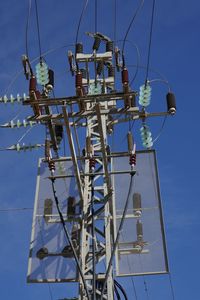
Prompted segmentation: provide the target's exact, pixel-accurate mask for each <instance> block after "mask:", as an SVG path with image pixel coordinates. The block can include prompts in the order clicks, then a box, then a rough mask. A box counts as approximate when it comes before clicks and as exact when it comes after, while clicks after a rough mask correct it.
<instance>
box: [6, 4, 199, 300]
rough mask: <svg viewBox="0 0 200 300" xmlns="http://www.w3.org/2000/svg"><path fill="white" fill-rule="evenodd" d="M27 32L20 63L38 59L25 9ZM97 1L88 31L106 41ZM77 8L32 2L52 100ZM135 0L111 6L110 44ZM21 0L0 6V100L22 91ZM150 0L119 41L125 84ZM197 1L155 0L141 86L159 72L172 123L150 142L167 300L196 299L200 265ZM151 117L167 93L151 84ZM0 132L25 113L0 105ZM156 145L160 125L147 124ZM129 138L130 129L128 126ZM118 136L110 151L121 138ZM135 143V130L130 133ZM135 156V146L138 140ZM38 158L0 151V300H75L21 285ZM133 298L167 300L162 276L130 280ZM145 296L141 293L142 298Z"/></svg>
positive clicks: (70, 291)
mask: <svg viewBox="0 0 200 300" xmlns="http://www.w3.org/2000/svg"><path fill="white" fill-rule="evenodd" d="M32 2H33V4H32V6H33V9H32V10H31V18H30V24H29V30H28V49H29V55H30V59H31V60H33V59H34V58H36V57H38V55H39V50H38V40H37V30H36V18H35V9H34V1H32ZM97 2H98V18H97V29H98V31H100V32H102V33H104V34H106V35H108V36H110V37H112V38H113V37H114V0H101V1H97ZM83 3H84V1H83V0H74V1H69V0H59V1H55V0H38V11H39V17H40V33H41V47H42V52H47V51H48V50H51V49H57V48H58V50H55V51H53V52H51V53H50V54H48V55H47V56H46V61H47V63H48V65H49V66H50V67H52V68H53V69H54V70H55V73H56V79H55V80H56V83H55V94H56V96H64V95H73V94H74V86H73V79H71V75H70V73H69V72H68V70H69V66H68V62H67V50H68V49H71V48H72V49H73V47H71V48H70V47H68V46H67V45H71V44H74V43H75V36H76V31H77V24H78V20H79V16H80V13H81V9H82V6H83ZM94 3H95V1H94V0H89V4H88V7H87V10H86V13H85V15H84V18H83V22H82V24H81V27H80V32H79V41H83V42H86V41H87V46H86V47H85V49H86V51H87V50H89V49H90V47H91V41H90V39H88V38H86V37H85V35H84V32H86V31H90V32H94V24H95V22H94ZM138 3H139V1H134V0H124V1H122V0H117V18H116V21H117V22H116V39H117V40H118V41H119V42H118V44H119V47H121V45H122V43H121V42H120V41H121V40H123V38H124V35H125V32H126V30H127V27H128V25H129V23H130V20H131V18H132V16H133V14H134V11H135V9H136V7H137V5H138ZM28 4H29V1H28V0H20V1H17V0H7V1H0V37H1V47H0V94H1V95H4V94H5V93H7V94H8V95H10V94H11V93H12V94H13V95H16V94H17V93H20V94H21V95H22V94H23V93H24V92H26V93H27V92H28V82H27V81H26V80H25V77H24V76H23V74H22V73H23V72H22V65H21V55H22V54H24V53H25V28H26V19H27V14H28ZM151 7H152V0H146V1H144V7H143V9H142V10H141V12H140V14H139V15H138V17H137V19H136V21H135V23H134V24H133V26H132V28H131V30H130V33H129V35H128V38H127V39H128V40H129V41H128V42H127V43H126V47H125V50H126V52H125V53H126V56H127V65H128V66H129V67H128V68H129V72H130V77H132V76H134V72H135V68H134V66H133V65H135V64H136V63H137V55H136V51H135V48H134V47H133V43H135V44H137V45H138V47H139V49H140V55H141V60H140V66H145V65H146V62H147V46H148V37H149V25H150V16H151ZM199 14H200V3H199V1H197V0H193V1H187V0H185V1H181V0H176V1H173V0H168V1H164V0H160V1H156V9H155V20H154V27H153V28H154V30H153V38H152V48H151V60H150V67H151V69H152V70H155V72H154V71H151V72H150V74H149V77H150V79H157V78H160V75H159V74H160V73H161V74H162V76H164V77H165V78H166V79H167V80H168V81H169V84H170V87H171V88H172V90H173V92H174V93H175V95H176V99H177V115H176V116H175V117H169V118H168V119H167V121H166V123H165V127H164V130H163V131H162V135H161V136H160V138H159V139H158V140H157V142H156V143H155V149H156V150H157V158H158V166H159V175H160V185H161V193H162V202H163V211H164V218H165V229H166V238H167V248H168V256H169V265H170V270H171V276H172V282H173V287H174V293H175V299H176V300H186V299H192V300H199V299H200V293H199V268H200V259H199V254H198V250H199V247H200V235H199V228H200V227H199V226H200V218H199V211H200V202H199V197H200V193H199V167H200V162H199V141H198V138H199V125H198V120H199V109H200V105H199V99H198V98H199V95H198V93H197V91H198V90H199V68H200V59H199V52H200V43H199V34H200V33H199V28H200V18H199ZM144 77H145V71H144V69H143V68H142V67H141V68H140V72H139V74H138V76H137V78H136V79H135V81H134V83H133V86H132V87H133V89H135V90H138V88H139V86H140V85H141V84H143V83H144ZM152 88H153V91H152V93H153V96H152V106H151V109H150V110H151V111H156V110H158V111H159V110H160V111H164V110H165V109H166V104H165V94H166V93H167V86H166V85H163V84H158V83H155V84H154V85H152ZM0 111H1V113H0V124H3V123H5V122H8V121H10V120H11V119H13V118H15V116H16V115H17V116H18V117H17V118H20V119H23V117H25V116H27V115H30V114H31V112H30V111H28V109H26V108H24V107H20V105H19V106H9V105H4V104H1V107H0ZM149 125H150V127H151V128H152V132H153V135H154V136H155V137H156V136H157V135H158V133H159V130H160V128H161V126H162V119H158V120H156V121H153V120H149ZM135 128H136V129H135V130H136V131H138V127H137V125H136V127H135ZM25 132H26V130H24V129H21V130H10V129H0V134H1V135H0V136H1V141H0V148H4V147H7V146H10V145H12V144H15V143H16V142H17V141H18V140H19V139H20V138H21V136H22V135H23V134H24V133H25ZM125 133H126V130H125V131H123V130H122V129H119V139H118V141H119V144H120V142H122V141H123V139H124V134H125ZM44 135H45V134H44V129H43V128H42V127H37V128H33V130H32V131H31V132H30V133H29V134H27V136H26V137H25V138H24V139H23V141H24V142H25V143H27V144H28V143H29V142H30V141H31V142H32V143H43V140H44ZM136 136H137V132H136ZM138 149H141V142H140V141H139V137H138ZM42 156H43V150H38V151H32V152H27V153H20V154H17V153H15V152H11V151H10V152H4V151H2V152H0V163H1V175H0V178H1V180H0V191H1V196H0V238H1V243H0V245H1V246H0V296H1V298H2V299H5V300H11V299H14V298H15V299H20V300H25V299H26V300H27V299H28V300H33V299H43V300H49V299H51V300H52V299H53V300H55V299H60V298H64V297H67V296H68V297H70V296H75V295H76V287H75V286H73V285H72V286H71V285H70V284H60V285H51V286H48V285H45V284H44V285H38V284H32V285H27V284H26V273H27V261H28V252H29V242H30V234H31V223H32V212H33V211H32V208H33V205H34V193H35V183H36V175H37V161H38V158H39V157H42ZM11 208H30V210H29V209H27V210H24V211H10V212H9V211H4V210H8V209H11ZM121 282H122V283H123V284H124V287H125V288H126V289H127V293H128V299H129V300H132V299H133V300H134V299H135V298H134V296H133V290H132V282H131V280H130V278H128V279H127V278H126V279H125V280H121ZM134 282H135V286H136V290H137V295H138V300H145V299H150V300H160V299H162V300H171V299H173V297H172V292H171V290H170V283H169V277H168V276H153V277H152V276H146V277H145V278H144V277H137V278H134ZM145 284H146V289H147V291H148V292H146V291H145Z"/></svg>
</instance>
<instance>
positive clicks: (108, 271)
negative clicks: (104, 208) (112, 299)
mask: <svg viewBox="0 0 200 300" xmlns="http://www.w3.org/2000/svg"><path fill="white" fill-rule="evenodd" d="M133 176H134V174H133V173H131V179H130V183H129V189H128V194H127V199H126V202H125V206H124V210H123V214H122V219H121V222H120V224H119V229H118V231H117V236H116V239H115V242H114V244H113V250H112V253H111V257H110V260H109V263H108V268H107V270H106V275H105V280H104V284H103V288H102V291H101V298H100V300H103V293H104V291H105V288H106V283H107V280H108V276H109V273H110V269H111V266H112V261H113V257H114V255H115V251H116V248H117V245H118V242H119V238H120V234H121V231H122V228H123V225H124V221H125V217H126V212H127V209H128V204H129V199H130V195H131V191H132V187H133V184H132V183H133Z"/></svg>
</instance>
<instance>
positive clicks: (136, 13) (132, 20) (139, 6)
mask: <svg viewBox="0 0 200 300" xmlns="http://www.w3.org/2000/svg"><path fill="white" fill-rule="evenodd" d="M143 4H144V0H141V1H140V3H139V5H138V7H137V9H136V11H135V12H134V15H133V17H132V19H131V22H130V24H129V26H128V29H127V31H126V34H125V36H124V40H123V46H122V58H123V62H124V48H125V43H126V39H127V36H128V34H129V31H130V29H131V27H132V25H133V22H134V21H135V18H136V17H137V15H138V13H139V11H140V9H141V8H142V6H143Z"/></svg>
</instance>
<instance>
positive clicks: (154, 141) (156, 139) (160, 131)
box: [153, 116, 167, 144]
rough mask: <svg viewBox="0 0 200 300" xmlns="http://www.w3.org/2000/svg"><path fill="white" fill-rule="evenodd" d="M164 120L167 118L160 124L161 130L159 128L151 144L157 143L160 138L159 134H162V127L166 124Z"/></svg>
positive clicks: (164, 119) (165, 118)
mask: <svg viewBox="0 0 200 300" xmlns="http://www.w3.org/2000/svg"><path fill="white" fill-rule="evenodd" d="M166 120H167V116H165V117H164V118H163V122H162V125H161V128H160V130H159V133H158V134H157V136H156V138H155V139H154V140H153V144H155V143H156V142H157V141H158V139H159V138H160V136H161V134H162V132H163V130H164V127H165V124H166Z"/></svg>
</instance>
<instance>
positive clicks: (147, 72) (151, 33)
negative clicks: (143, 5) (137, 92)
mask: <svg viewBox="0 0 200 300" xmlns="http://www.w3.org/2000/svg"><path fill="white" fill-rule="evenodd" d="M155 3H156V0H153V6H152V13H151V25H150V36H149V47H148V56H147V69H146V77H145V82H147V79H148V75H149V63H150V55H151V44H152V35H153V21H154V15H155Z"/></svg>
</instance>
